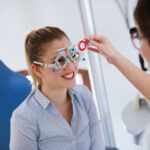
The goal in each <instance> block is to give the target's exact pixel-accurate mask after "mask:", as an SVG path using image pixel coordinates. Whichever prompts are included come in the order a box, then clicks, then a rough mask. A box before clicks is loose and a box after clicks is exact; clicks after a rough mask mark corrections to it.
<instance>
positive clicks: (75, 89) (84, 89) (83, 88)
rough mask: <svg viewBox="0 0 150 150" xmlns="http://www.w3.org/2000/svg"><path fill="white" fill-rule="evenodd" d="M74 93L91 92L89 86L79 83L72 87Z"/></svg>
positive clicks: (81, 94) (82, 94)
mask: <svg viewBox="0 0 150 150" xmlns="http://www.w3.org/2000/svg"><path fill="white" fill-rule="evenodd" d="M70 90H71V91H72V92H73V93H74V94H77V95H80V96H85V94H91V92H90V90H89V89H88V87H87V86H85V85H81V84H78V85H76V86H75V87H73V88H71V89H70Z"/></svg>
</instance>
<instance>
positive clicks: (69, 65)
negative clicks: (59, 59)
mask: <svg viewBox="0 0 150 150" xmlns="http://www.w3.org/2000/svg"><path fill="white" fill-rule="evenodd" d="M72 67H73V63H72V61H71V60H69V62H68V63H67V64H66V67H65V70H71V69H72Z"/></svg>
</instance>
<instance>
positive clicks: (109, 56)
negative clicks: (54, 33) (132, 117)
mask: <svg viewBox="0 0 150 150" xmlns="http://www.w3.org/2000/svg"><path fill="white" fill-rule="evenodd" d="M149 11H150V0H139V1H138V4H137V6H136V9H135V11H134V18H135V21H136V23H137V25H138V28H132V29H130V34H131V39H132V43H133V46H134V47H135V48H137V49H138V50H139V52H140V54H141V55H142V56H143V58H144V59H145V60H146V61H147V64H148V66H149V69H150V12H149ZM85 40H87V41H88V49H89V50H91V51H94V52H97V53H100V54H101V55H102V56H104V57H105V58H106V60H107V61H108V62H109V63H110V64H113V65H114V66H115V67H117V68H118V69H119V71H120V72H121V73H122V74H123V75H124V76H125V77H126V78H127V79H128V80H129V81H130V82H131V83H132V84H133V85H134V86H135V87H136V88H137V89H138V90H139V91H140V92H141V93H142V94H143V95H144V96H145V97H146V98H147V99H148V100H149V101H150V75H149V74H147V73H146V72H144V71H143V70H141V69H139V68H138V67H137V66H135V65H134V64H133V63H132V62H130V61H129V60H128V59H127V58H125V57H124V56H122V55H121V54H120V53H119V52H118V51H117V50H116V49H115V48H114V47H113V45H112V44H111V43H110V41H109V40H108V39H107V38H106V37H104V36H98V35H93V36H87V37H85ZM90 46H92V47H90ZM93 46H94V47H95V48H93ZM143 117H144V116H143ZM149 141H150V125H149V126H148V127H147V128H146V129H145V132H144V134H143V136H142V138H141V141H140V144H141V146H142V150H150V142H149Z"/></svg>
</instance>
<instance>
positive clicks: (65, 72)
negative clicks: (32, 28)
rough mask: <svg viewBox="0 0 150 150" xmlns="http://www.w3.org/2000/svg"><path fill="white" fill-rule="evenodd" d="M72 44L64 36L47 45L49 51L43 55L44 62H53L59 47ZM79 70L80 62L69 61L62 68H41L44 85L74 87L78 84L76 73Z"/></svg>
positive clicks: (55, 87) (54, 87)
mask: <svg viewBox="0 0 150 150" xmlns="http://www.w3.org/2000/svg"><path fill="white" fill-rule="evenodd" d="M69 45H71V43H70V41H69V40H68V39H67V38H66V37H63V38H62V39H61V40H54V41H52V42H50V43H49V44H48V46H47V47H46V50H47V52H46V53H45V55H44V56H43V57H42V61H43V63H49V64H52V63H54V62H55V58H56V56H57V55H58V52H56V50H57V49H60V48H64V47H65V46H69ZM77 72H78V63H73V62H71V61H70V62H69V63H67V65H66V67H65V68H61V69H58V70H56V71H55V72H52V69H49V68H44V67H42V68H41V74H42V78H41V79H42V86H46V87H47V88H48V87H49V88H53V89H58V88H72V87H73V86H75V85H76V74H77Z"/></svg>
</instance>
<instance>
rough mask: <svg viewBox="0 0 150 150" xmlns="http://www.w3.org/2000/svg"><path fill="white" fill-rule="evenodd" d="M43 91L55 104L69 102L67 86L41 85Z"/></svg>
mask: <svg viewBox="0 0 150 150" xmlns="http://www.w3.org/2000/svg"><path fill="white" fill-rule="evenodd" d="M41 92H42V93H43V94H44V95H45V96H46V97H47V98H48V99H49V100H50V101H52V102H53V103H54V104H55V105H63V104H65V103H66V102H67V99H68V97H67V88H60V89H52V88H46V87H41Z"/></svg>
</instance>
